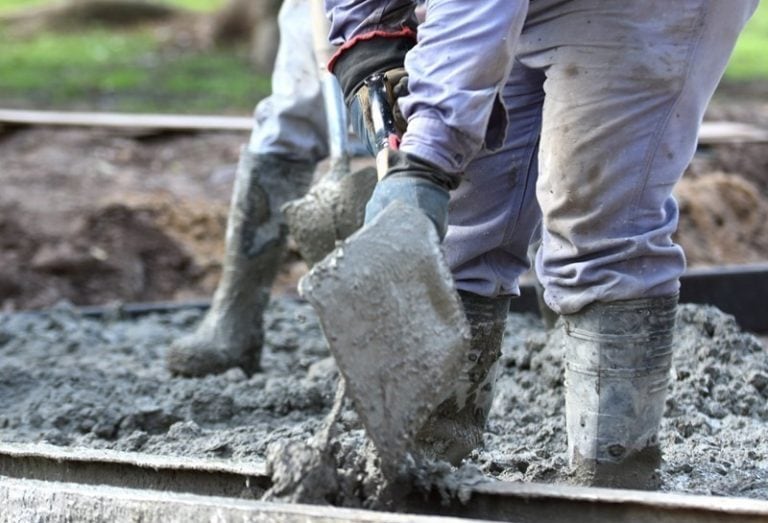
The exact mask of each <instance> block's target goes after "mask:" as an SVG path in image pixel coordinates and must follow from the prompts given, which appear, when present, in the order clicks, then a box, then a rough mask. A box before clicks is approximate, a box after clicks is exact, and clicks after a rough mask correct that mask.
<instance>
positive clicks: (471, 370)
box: [415, 291, 511, 465]
mask: <svg viewBox="0 0 768 523" xmlns="http://www.w3.org/2000/svg"><path fill="white" fill-rule="evenodd" d="M459 296H460V297H461V302H462V305H463V306H464V312H465V314H466V315H467V320H469V325H470V327H471V330H472V341H471V343H470V348H469V352H468V353H467V359H466V362H465V364H464V367H463V368H462V370H461V374H460V375H459V378H458V383H457V384H456V387H455V388H454V391H453V393H452V395H451V396H450V397H449V398H447V399H446V400H445V401H443V402H442V403H441V404H440V405H439V406H438V407H437V409H436V410H435V412H434V413H433V414H432V415H431V416H430V418H429V419H428V420H427V422H426V423H425V425H424V427H423V428H422V429H421V430H420V431H419V433H418V434H417V435H416V449H415V451H416V452H417V453H419V454H422V455H424V456H426V457H429V458H432V459H442V460H445V461H448V462H450V463H452V464H453V465H458V464H460V463H461V460H462V459H464V458H465V457H466V456H467V455H468V454H469V453H470V452H472V450H474V449H476V448H477V447H479V446H481V445H482V443H483V432H484V430H485V422H486V420H487V419H488V412H489V411H490V410H491V404H492V403H493V392H494V385H495V384H496V376H497V371H498V364H497V362H498V360H499V356H501V341H502V339H503V337H504V326H505V324H506V320H507V315H508V314H509V303H510V299H511V298H510V297H509V296H503V297H499V298H486V297H484V296H478V295H477V294H473V293H470V292H463V291H460V292H459Z"/></svg>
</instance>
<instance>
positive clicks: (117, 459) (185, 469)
mask: <svg viewBox="0 0 768 523" xmlns="http://www.w3.org/2000/svg"><path fill="white" fill-rule="evenodd" d="M0 475H1V476H6V477H11V478H18V479H37V480H48V481H62V482H72V483H78V484H82V485H113V486H118V487H127V488H138V489H153V490H158V491H175V492H186V493H194V494H199V495H218V496H228V497H233V498H245V499H257V498H259V497H261V496H262V495H263V494H264V492H265V491H266V490H267V488H269V486H270V484H271V482H270V478H269V476H268V475H267V473H266V465H265V464H264V463H262V462H252V463H243V462H234V461H225V460H215V459H199V458H189V457H185V458H178V457H173V456H158V455H152V454H142V453H134V452H120V451H115V450H100V449H85V448H78V447H57V446H55V445H47V444H34V443H32V444H19V443H0ZM0 506H1V504H0Z"/></svg>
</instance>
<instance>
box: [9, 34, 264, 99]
mask: <svg viewBox="0 0 768 523" xmlns="http://www.w3.org/2000/svg"><path fill="white" fill-rule="evenodd" d="M0 49H2V50H3V51H2V52H1V53H0V106H6V107H8V106H18V107H34V108H38V109H43V108H78V109H85V108H88V109H98V110H110V111H158V112H182V113H195V112H211V113H225V112H226V113H247V112H250V111H251V110H252V109H253V105H254V103H255V102H256V101H257V100H259V99H260V98H262V97H264V96H266V95H267V94H269V88H270V87H269V79H268V78H267V77H265V76H263V75H258V74H256V73H255V72H254V71H253V70H252V67H251V66H250V64H249V63H248V60H247V57H246V56H245V54H244V53H243V52H237V51H231V50H229V51H222V50H213V51H207V52H203V53H199V52H198V53H194V52H190V51H187V52H184V51H178V50H174V51H169V50H160V49H158V44H157V42H156V41H155V39H154V37H153V34H152V33H151V32H149V31H146V30H143V31H129V32H115V31H106V30H103V29H88V30H83V31H80V32H78V33H62V34H52V33H46V34H41V35H38V36H36V37H34V38H31V39H25V40H18V39H13V38H10V37H7V36H6V35H4V34H3V33H2V32H0Z"/></svg>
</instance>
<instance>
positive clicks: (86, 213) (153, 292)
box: [0, 0, 768, 311]
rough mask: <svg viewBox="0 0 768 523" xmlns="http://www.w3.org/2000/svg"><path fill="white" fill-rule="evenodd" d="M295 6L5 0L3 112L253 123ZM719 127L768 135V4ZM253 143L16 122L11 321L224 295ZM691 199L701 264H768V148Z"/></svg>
mask: <svg viewBox="0 0 768 523" xmlns="http://www.w3.org/2000/svg"><path fill="white" fill-rule="evenodd" d="M280 3H281V2H280V1H279V0H151V1H148V0H59V1H49V0H0V113H2V110H3V109H26V110H38V111H39V110H65V111H111V112H132V113H137V112H140V113H181V114H216V115H240V116H245V117H248V116H249V115H250V114H251V113H252V111H253V108H254V106H255V104H256V103H257V102H258V101H259V100H260V99H262V98H263V97H265V96H267V95H268V94H269V92H270V72H271V68H272V63H273V60H274V55H275V52H276V50H277V44H278V39H279V35H278V32H277V24H276V16H277V11H278V9H279V7H280ZM307 29H308V30H309V28H307ZM706 120H707V121H709V122H729V123H735V124H740V125H743V124H746V125H748V126H752V128H755V129H757V130H758V131H759V132H763V133H764V132H768V2H763V3H762V5H761V6H760V7H759V8H758V11H757V13H756V14H755V16H754V18H753V19H752V20H751V22H750V23H749V26H748V27H747V29H746V31H745V32H744V34H743V35H742V36H741V38H740V40H739V42H738V46H737V48H736V51H735V53H734V55H733V59H732V60H731V63H730V66H729V68H728V70H727V72H726V75H725V78H724V80H723V82H722V84H721V87H720V89H719V90H718V93H717V95H716V96H715V99H714V101H713V103H712V105H711V106H710V109H709V111H708V113H707V116H706ZM247 140H248V130H240V131H216V132H210V131H207V132H200V131H190V130H187V131H183V130H181V131H178V130H177V131H174V132H168V131H167V130H163V131H159V130H157V129H154V130H153V129H149V128H134V129H131V128H120V129H117V128H112V129H107V128H103V127H82V126H81V127H72V126H69V127H67V126H50V125H26V124H25V125H21V124H18V122H16V123H14V122H11V121H7V120H5V121H4V120H2V118H0V187H1V189H0V311H3V310H6V311H12V310H18V309H30V308H42V307H49V306H52V305H54V304H56V303H57V302H60V301H62V300H64V301H69V302H72V303H74V304H77V305H87V304H102V303H106V302H110V301H115V300H118V301H158V300H185V299H190V298H201V297H208V296H210V293H211V292H212V291H213V289H214V287H215V284H216V281H217V279H218V276H219V274H220V270H221V256H222V253H223V238H224V229H225V224H226V214H227V208H228V203H229V195H230V192H231V184H232V180H233V176H234V171H235V164H236V162H237V158H238V153H239V149H240V147H241V146H242V145H243V144H244V143H246V142H247ZM322 170H323V167H322V166H321V167H320V169H319V170H318V172H319V173H321V172H322ZM676 196H677V198H678V200H679V202H680V206H681V219H680V232H679V233H678V235H677V238H676V240H677V241H678V242H680V243H681V244H682V245H683V247H684V248H685V249H686V253H687V256H688V261H689V265H690V266H692V267H707V266H717V265H730V264H752V263H763V262H765V261H768V144H766V142H765V141H754V140H752V141H749V140H746V141H744V140H736V141H728V140H725V141H723V142H722V143H710V144H709V145H706V146H702V147H700V148H699V151H698V154H697V155H696V158H695V159H694V161H693V163H692V165H691V166H690V168H689V169H688V171H687V172H686V175H685V177H684V179H683V180H682V182H681V183H680V184H679V186H678V188H677V190H676ZM304 270H305V267H304V265H303V264H302V263H301V261H300V260H299V257H298V255H297V254H296V253H295V252H292V253H291V256H289V258H288V259H287V260H286V264H285V270H284V271H283V273H282V275H281V278H280V280H279V281H278V283H277V285H276V289H275V292H294V290H293V289H294V287H293V285H294V283H295V281H296V279H297V277H298V276H299V275H300V274H301V273H302V271H304Z"/></svg>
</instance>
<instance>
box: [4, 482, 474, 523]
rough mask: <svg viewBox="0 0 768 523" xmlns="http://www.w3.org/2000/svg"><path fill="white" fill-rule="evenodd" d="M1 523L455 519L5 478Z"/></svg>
mask: <svg viewBox="0 0 768 523" xmlns="http://www.w3.org/2000/svg"><path fill="white" fill-rule="evenodd" d="M0 506H2V512H0V522H3V523H5V522H8V523H10V522H14V523H18V522H27V521H34V522H41V521H45V522H71V521H110V522H115V523H121V522H136V521H141V522H142V523H154V522H158V523H159V522H163V523H165V522H168V523H174V522H179V523H195V522H203V521H205V522H208V521H221V522H223V521H242V522H250V521H275V522H285V523H289V522H297V523H314V522H317V523H326V522H335V521H339V522H341V521H360V522H364V523H365V522H367V523H405V522H414V523H431V522H437V521H440V522H443V523H451V522H457V521H467V520H466V519H461V520H459V519H454V518H450V519H446V518H444V517H434V516H415V515H412V514H395V513H389V512H374V511H370V510H356V509H344V508H336V507H328V506H314V505H299V504H285V503H267V502H263V501H252V500H242V499H232V498H224V497H216V496H198V495H194V494H183V493H176V492H161V491H156V490H144V489H128V488H120V487H112V486H92V485H79V484H75V483H57V482H50V481H41V480H29V479H26V480H21V479H15V478H3V477H2V476H0Z"/></svg>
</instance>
